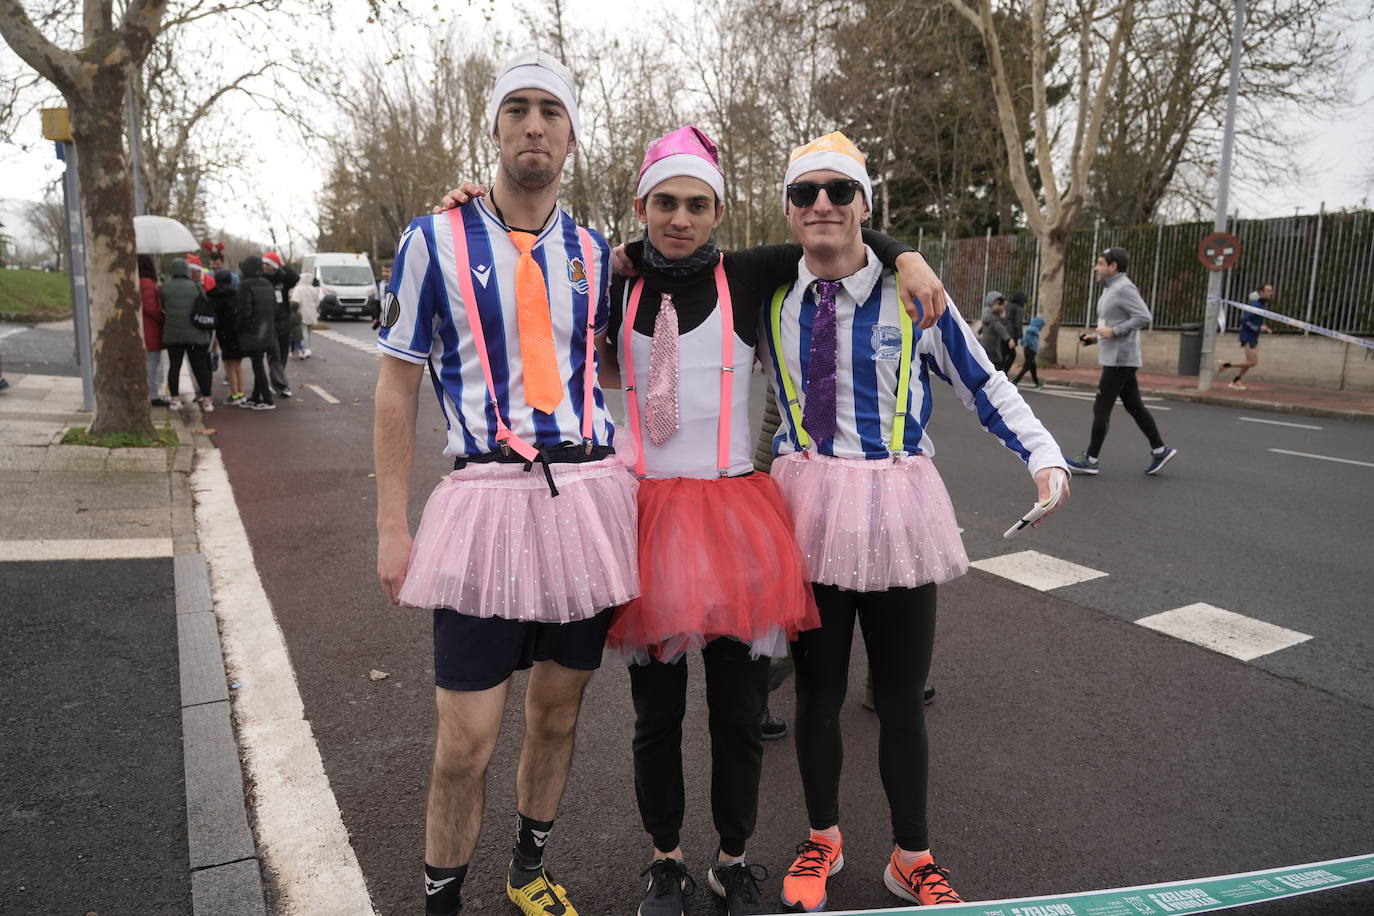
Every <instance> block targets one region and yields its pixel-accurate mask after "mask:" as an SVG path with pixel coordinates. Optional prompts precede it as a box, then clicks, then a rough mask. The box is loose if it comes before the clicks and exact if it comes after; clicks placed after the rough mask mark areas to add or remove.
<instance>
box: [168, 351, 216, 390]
mask: <svg viewBox="0 0 1374 916" xmlns="http://www.w3.org/2000/svg"><path fill="white" fill-rule="evenodd" d="M182 356H185V357H187V358H188V359H189V360H190V362H191V375H192V376H194V377H195V380H196V387H197V388H199V389H200V396H201V397H203V398H208V397H209V396H210V348H209V346H207V345H205V344H195V345H190V344H168V345H167V392H168V394H170V395H171V396H172V397H177V396H178V395H179V394H180V393H181V392H180V391H179V390H178V389H179V388H180V386H181V358H182Z"/></svg>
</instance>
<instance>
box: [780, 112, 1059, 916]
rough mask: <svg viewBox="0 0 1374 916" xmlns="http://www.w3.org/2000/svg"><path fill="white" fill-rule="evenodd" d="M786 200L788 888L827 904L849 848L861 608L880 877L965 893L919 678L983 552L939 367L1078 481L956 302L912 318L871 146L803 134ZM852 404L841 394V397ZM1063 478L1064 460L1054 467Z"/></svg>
mask: <svg viewBox="0 0 1374 916" xmlns="http://www.w3.org/2000/svg"><path fill="white" fill-rule="evenodd" d="M783 193H784V208H785V209H786V211H787V217H788V224H789V226H790V227H791V229H792V233H793V235H794V236H795V237H796V239H797V240H798V241H799V242H801V244H802V248H803V250H804V252H805V254H804V256H803V257H802V259H801V262H800V263H799V264H798V266H797V273H798V278H797V280H796V281H795V282H794V283H791V284H787V285H783V286H781V287H779V288H778V289H777V290H776V292H775V293H774V294H773V296H772V297H771V302H770V304H769V308H768V315H767V317H766V320H765V325H766V337H767V345H766V346H764V347H761V348H760V349H761V352H762V356H763V360H764V364H765V366H766V367H767V368H768V374H769V381H770V383H771V384H772V386H773V389H774V394H775V395H776V397H777V400H778V404H779V405H780V406H781V408H782V410H781V413H782V423H781V425H780V426H779V428H778V432H777V435H776V436H775V437H774V440H773V450H774V453H775V454H776V455H777V456H778V457H777V459H776V460H775V461H774V463H773V467H772V474H773V476H774V477H775V478H776V479H777V482H778V487H779V489H781V490H782V493H783V496H784V497H785V499H786V502H787V505H788V508H789V509H790V510H791V512H792V517H793V525H794V531H795V534H796V538H797V544H798V546H799V547H800V548H801V551H802V554H803V556H805V557H806V563H807V568H808V575H809V578H810V579H811V581H812V583H813V590H814V592H815V595H816V603H817V605H818V606H819V608H820V615H821V626H820V627H819V628H817V629H814V630H808V631H806V632H804V633H801V634H800V635H799V636H798V637H797V639H796V641H795V642H793V644H792V656H793V659H794V660H795V663H796V679H797V682H796V683H797V714H796V729H795V736H796V745H797V761H798V765H799V767H800V770H801V777H802V787H803V790H804V792H805V795H806V809H807V817H808V820H809V821H810V827H811V830H810V835H809V836H808V838H807V839H806V840H805V841H803V842H802V843H801V844H800V845H799V846H798V849H797V852H798V856H797V859H796V861H795V862H793V864H792V867H791V868H790V869H789V870H788V872H787V875H786V876H785V877H784V879H783V889H782V900H783V903H784V904H785V905H786V906H788V907H789V908H791V909H794V910H803V911H806V912H815V911H817V910H822V909H825V907H826V905H827V903H828V902H829V895H828V894H827V892H826V879H827V877H828V876H829V875H831V874H833V873H835V872H837V871H839V870H840V868H841V867H842V866H843V865H844V855H843V853H842V848H843V845H842V839H841V834H840V828H839V787H840V776H841V764H842V758H843V745H842V740H841V734H840V716H839V713H840V707H841V704H842V703H843V701H844V696H845V689H846V686H847V683H848V668H849V656H850V647H851V645H852V641H853V636H854V624H855V621H856V620H857V622H858V624H859V627H860V629H861V630H862V632H863V638H864V643H865V645H866V647H867V650H868V658H869V665H870V668H871V671H872V676H873V688H874V698H875V700H876V705H877V711H878V719H879V748H878V758H879V774H880V776H881V778H882V783H883V788H884V790H885V792H886V794H887V799H888V807H889V810H890V813H891V818H892V832H893V841H894V845H893V851H892V854H891V856H890V857H889V859H888V863H887V867H886V869H885V871H884V875H883V880H884V883H885V885H886V886H887V888H888V889H889V890H890V891H891V892H892V893H893V894H895V895H896V896H898V897H900V898H902V899H903V900H907V901H911V902H915V903H919V904H922V905H930V904H941V903H956V902H959V901H960V897H959V895H958V894H957V893H956V892H955V891H954V889H953V888H952V887H951V886H950V883H949V879H948V873H947V872H946V871H945V870H944V869H942V868H940V867H939V866H937V865H936V864H935V862H934V859H933V857H932V855H931V852H930V842H929V839H928V836H927V824H926V782H927V772H926V770H927V757H928V749H927V739H926V730H925V721H924V716H923V702H922V691H923V687H924V684H925V680H926V675H927V673H928V671H929V667H930V658H931V651H932V648H933V644H934V638H935V590H936V587H937V585H938V584H939V583H941V582H946V581H949V580H950V579H953V578H955V577H956V576H959V575H962V574H963V573H964V572H966V571H967V569H968V559H967V557H966V556H965V554H964V548H963V543H962V541H961V540H960V537H959V529H958V526H957V525H956V523H955V520H954V511H953V508H952V506H951V505H950V501H949V495H948V493H947V492H946V491H945V487H944V484H943V483H942V482H941V480H940V476H939V473H938V472H937V471H936V470H935V466H934V464H933V463H932V462H931V457H932V456H933V455H934V444H933V442H932V441H931V438H930V436H929V435H928V434H927V432H926V427H927V425H928V424H929V421H930V411H931V404H932V399H931V390H930V381H931V376H932V375H934V376H936V377H938V378H940V379H942V380H944V381H945V382H947V383H949V384H950V385H951V386H953V388H954V389H955V392H956V394H957V395H958V396H959V398H960V400H962V401H963V402H964V404H965V406H967V407H968V408H969V409H970V410H973V411H975V412H976V413H977V415H978V418H979V421H980V422H981V423H982V425H983V426H984V428H986V429H987V430H988V432H990V433H992V434H993V435H994V436H996V437H997V438H998V439H999V440H1000V441H1001V442H1002V444H1003V445H1004V446H1006V447H1007V448H1008V449H1010V450H1011V451H1012V452H1013V453H1015V454H1016V455H1017V456H1018V457H1019V458H1020V459H1021V460H1022V461H1024V462H1025V463H1026V464H1027V467H1028V470H1029V471H1030V473H1031V476H1032V478H1033V481H1034V483H1035V485H1036V488H1037V492H1038V495H1039V498H1040V500H1041V501H1044V502H1048V501H1049V500H1050V498H1051V492H1052V490H1053V489H1056V488H1057V489H1058V492H1060V494H1061V497H1063V496H1067V493H1068V486H1067V480H1068V472H1067V470H1066V466H1065V462H1064V456H1063V455H1062V454H1061V453H1060V450H1059V447H1058V445H1056V444H1055V442H1054V439H1053V438H1052V437H1051V436H1050V434H1049V433H1048V432H1047V431H1046V430H1045V428H1044V426H1042V425H1041V423H1040V421H1039V420H1037V419H1036V418H1035V416H1034V414H1033V413H1031V410H1030V408H1029V407H1028V406H1026V403H1025V402H1024V401H1023V400H1022V399H1021V396H1020V394H1019V393H1018V391H1017V390H1016V386H1014V385H1012V384H1011V383H1010V382H1009V381H1008V380H1007V377H1006V375H1004V374H1003V373H1001V372H998V371H997V370H996V368H995V367H994V366H993V365H992V363H991V362H990V361H989V360H988V357H987V354H986V353H984V351H983V348H982V347H981V346H979V344H978V341H977V339H976V338H975V337H974V336H973V334H972V332H971V331H970V330H969V328H968V325H967V324H965V323H964V320H963V318H962V317H960V315H959V312H958V310H957V309H955V308H949V309H947V310H946V311H945V312H944V313H943V314H942V315H941V316H940V318H939V320H938V321H937V322H935V324H934V326H933V327H931V328H929V329H924V330H923V329H919V328H914V327H913V326H912V323H911V322H910V321H909V320H908V319H907V311H906V309H905V307H904V306H903V303H902V301H901V298H900V296H899V294H898V284H897V282H896V277H894V275H893V273H892V271H890V270H888V269H887V268H885V267H884V266H883V265H882V264H881V263H879V261H878V259H877V258H876V257H875V256H874V253H873V251H872V250H871V249H870V248H869V247H868V246H866V245H865V244H864V239H863V238H862V237H861V236H860V233H859V226H860V224H861V223H862V221H863V220H864V219H866V218H867V217H868V214H869V212H870V207H871V197H872V186H871V184H870V181H869V177H868V171H867V169H866V167H865V165H864V157H863V154H862V153H861V152H859V150H858V149H857V148H856V147H855V146H854V144H853V143H851V142H850V141H849V140H848V138H846V137H845V136H844V135H843V134H841V133H838V132H837V133H832V134H828V135H826V136H824V137H821V138H820V139H818V140H815V141H812V142H811V143H808V144H806V145H805V146H802V147H798V148H797V149H796V150H794V151H793V152H792V156H791V158H790V161H789V163H788V166H787V172H786V177H785V179H784V192H783ZM841 405H843V409H840V406H841ZM1055 478H1058V480H1056V479H1055Z"/></svg>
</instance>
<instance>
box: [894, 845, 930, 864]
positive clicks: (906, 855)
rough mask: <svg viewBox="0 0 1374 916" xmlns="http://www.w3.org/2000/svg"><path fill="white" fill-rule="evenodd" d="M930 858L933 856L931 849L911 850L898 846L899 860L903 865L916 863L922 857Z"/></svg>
mask: <svg viewBox="0 0 1374 916" xmlns="http://www.w3.org/2000/svg"><path fill="white" fill-rule="evenodd" d="M929 858H931V856H930V850H929V849H922V850H921V851H920V852H911V851H910V850H907V849H903V848H902V847H900V846H898V847H897V861H898V862H900V863H901V864H903V865H915V864H916V863H917V862H920V861H921V860H922V859H929ZM932 861H933V860H932Z"/></svg>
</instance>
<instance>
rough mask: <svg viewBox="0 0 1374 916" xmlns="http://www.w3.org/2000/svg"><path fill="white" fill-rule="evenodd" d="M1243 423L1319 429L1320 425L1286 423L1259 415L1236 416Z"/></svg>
mask: <svg viewBox="0 0 1374 916" xmlns="http://www.w3.org/2000/svg"><path fill="white" fill-rule="evenodd" d="M1236 419H1237V420H1241V421H1243V422H1245V423H1267V424H1269V425H1270V426H1291V427H1293V428H1294V429H1321V427H1320V426H1312V425H1311V424H1309V423H1288V422H1286V421H1284V420H1262V419H1260V418H1259V417H1236Z"/></svg>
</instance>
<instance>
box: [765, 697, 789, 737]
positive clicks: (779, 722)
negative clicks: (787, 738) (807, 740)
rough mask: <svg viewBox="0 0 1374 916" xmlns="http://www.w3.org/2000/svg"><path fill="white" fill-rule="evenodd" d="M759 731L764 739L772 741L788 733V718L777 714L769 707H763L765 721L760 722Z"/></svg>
mask: <svg viewBox="0 0 1374 916" xmlns="http://www.w3.org/2000/svg"><path fill="white" fill-rule="evenodd" d="M759 732H760V733H762V735H763V740H764V741H772V740H774V739H775V738H781V737H783V736H784V735H786V734H787V720H786V719H784V718H783V717H782V716H775V715H773V713H772V712H771V711H769V709H768V707H767V706H765V707H763V721H762V722H761V723H760V724H759Z"/></svg>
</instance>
